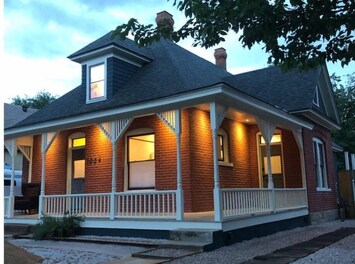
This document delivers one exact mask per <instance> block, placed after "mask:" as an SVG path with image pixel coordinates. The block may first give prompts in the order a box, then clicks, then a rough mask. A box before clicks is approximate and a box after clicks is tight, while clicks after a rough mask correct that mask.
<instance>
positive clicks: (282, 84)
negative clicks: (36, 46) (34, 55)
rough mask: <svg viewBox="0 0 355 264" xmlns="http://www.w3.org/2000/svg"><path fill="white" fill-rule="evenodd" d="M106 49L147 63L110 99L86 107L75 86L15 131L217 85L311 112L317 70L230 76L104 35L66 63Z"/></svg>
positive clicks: (186, 57)
mask: <svg viewBox="0 0 355 264" xmlns="http://www.w3.org/2000/svg"><path fill="white" fill-rule="evenodd" d="M111 44H114V45H117V46H119V47H121V48H123V49H127V50H130V51H133V52H135V53H137V54H140V55H143V56H146V57H147V58H149V59H150V60H151V62H149V63H147V64H145V65H144V66H142V67H141V68H140V69H139V70H137V71H136V72H135V73H134V75H133V76H132V77H131V79H130V80H128V82H127V83H126V84H125V85H123V86H122V87H118V89H117V90H118V91H119V92H117V93H116V94H114V95H113V97H112V98H109V99H107V100H105V101H100V102H96V103H91V104H86V87H85V86H84V85H80V86H78V87H77V88H75V89H74V90H72V91H70V92H69V93H67V94H65V95H63V96H62V97H60V98H58V99H57V100H56V101H54V102H53V103H51V104H50V105H47V106H46V107H44V108H42V109H41V110H40V111H38V112H37V113H35V114H33V115H32V116H30V117H29V118H27V119H25V120H23V121H22V122H20V123H19V124H17V125H16V126H24V125H29V124H35V123H41V122H45V121H50V120H58V119H62V118H67V117H71V116H78V115H81V114H86V113H90V112H95V111H100V110H106V109H111V108H117V107H123V106H127V105H132V104H137V103H141V102H147V101H150V100H155V99H160V98H164V97H169V96H173V95H177V94H182V93H186V92H188V91H193V90H196V89H200V88H203V87H206V86H211V85H213V84H216V83H222V82H224V83H227V84H228V85H230V86H231V87H233V88H235V89H236V90H239V91H241V92H243V93H245V94H248V95H250V96H252V97H255V98H257V99H259V100H261V101H263V102H266V103H268V104H270V105H273V106H276V107H279V108H282V109H284V110H286V111H295V110H303V109H311V108H312V106H313V103H312V101H313V94H314V91H315V87H316V83H317V80H318V78H319V72H320V71H319V70H314V71H309V72H298V71H290V72H287V73H283V72H282V71H281V70H279V69H278V68H277V67H269V68H265V69H261V70H256V71H252V72H248V73H243V74H238V75H232V74H230V73H228V72H226V71H225V70H223V69H221V68H220V67H218V66H216V65H214V64H212V63H210V62H208V61H206V60H204V59H202V58H200V57H198V56H196V55H194V54H193V53H191V52H189V51H187V50H185V49H183V48H181V47H180V46H178V45H176V44H175V43H173V42H170V41H167V40H161V41H159V42H156V43H154V44H153V45H151V46H149V47H144V48H139V47H138V46H137V45H136V44H135V43H134V42H133V41H132V40H129V39H126V40H125V41H121V40H117V39H114V40H112V39H111V32H109V33H108V34H106V35H105V36H103V37H101V38H99V39H98V40H96V41H94V42H93V43H91V44H89V45H87V46H86V47H84V48H82V49H81V50H79V51H77V52H75V53H73V54H72V55H70V56H69V58H72V57H75V56H78V55H81V54H84V53H86V52H90V51H93V50H96V49H100V48H102V47H105V46H108V45H111Z"/></svg>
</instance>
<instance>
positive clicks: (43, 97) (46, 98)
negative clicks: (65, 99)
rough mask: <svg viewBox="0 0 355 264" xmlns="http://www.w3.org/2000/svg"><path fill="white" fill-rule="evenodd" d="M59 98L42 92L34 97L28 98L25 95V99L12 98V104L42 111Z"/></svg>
mask: <svg viewBox="0 0 355 264" xmlns="http://www.w3.org/2000/svg"><path fill="white" fill-rule="evenodd" d="M56 98H57V96H54V95H52V94H51V93H49V92H47V91H40V92H38V93H37V94H36V95H35V96H34V97H28V96H27V95H25V96H24V97H23V98H21V97H20V96H18V95H17V96H16V97H14V98H12V102H11V103H12V104H15V105H21V106H27V107H30V108H35V109H40V108H42V107H44V106H46V105H48V104H50V103H51V102H53V101H54V100H55V99H56Z"/></svg>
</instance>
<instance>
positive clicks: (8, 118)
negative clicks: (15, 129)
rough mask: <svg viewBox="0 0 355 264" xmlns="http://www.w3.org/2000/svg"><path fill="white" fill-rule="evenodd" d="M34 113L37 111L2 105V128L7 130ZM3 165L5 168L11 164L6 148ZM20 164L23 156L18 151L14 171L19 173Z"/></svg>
mask: <svg viewBox="0 0 355 264" xmlns="http://www.w3.org/2000/svg"><path fill="white" fill-rule="evenodd" d="M36 111H37V109H33V108H28V107H22V106H20V105H13V104H6V103H4V128H5V129H9V128H10V127H12V126H14V125H16V124H17V123H19V122H20V121H22V120H24V119H25V118H27V117H29V116H30V115H31V114H33V113H34V112H36ZM4 163H5V165H7V166H11V164H12V158H11V155H10V153H9V151H8V150H7V148H6V147H4ZM22 164H23V155H22V153H21V151H20V150H18V151H17V157H16V162H15V169H16V170H18V171H21V170H22Z"/></svg>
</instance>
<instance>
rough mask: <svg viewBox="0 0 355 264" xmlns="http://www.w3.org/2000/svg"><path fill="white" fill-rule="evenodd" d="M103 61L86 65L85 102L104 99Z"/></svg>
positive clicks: (104, 74) (104, 67)
mask: <svg viewBox="0 0 355 264" xmlns="http://www.w3.org/2000/svg"><path fill="white" fill-rule="evenodd" d="M105 69H106V66H105V63H104V62H102V63H97V64H93V65H88V75H87V76H88V83H87V97H86V98H87V102H88V103H91V102H96V101H101V100H105V99H106V80H105V76H106V73H105Z"/></svg>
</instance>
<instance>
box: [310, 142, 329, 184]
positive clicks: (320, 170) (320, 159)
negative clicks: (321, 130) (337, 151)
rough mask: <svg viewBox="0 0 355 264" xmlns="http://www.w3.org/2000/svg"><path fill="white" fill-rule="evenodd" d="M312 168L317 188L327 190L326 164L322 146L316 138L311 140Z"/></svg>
mask: <svg viewBox="0 0 355 264" xmlns="http://www.w3.org/2000/svg"><path fill="white" fill-rule="evenodd" d="M313 153H314V168H315V171H316V175H317V187H318V188H319V189H327V188H328V180H327V166H326V165H327V164H326V159H325V152H324V144H323V142H322V141H321V140H319V139H318V138H313Z"/></svg>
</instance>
